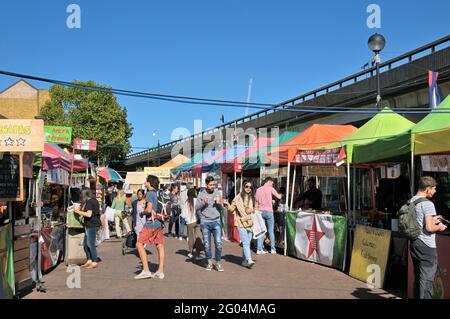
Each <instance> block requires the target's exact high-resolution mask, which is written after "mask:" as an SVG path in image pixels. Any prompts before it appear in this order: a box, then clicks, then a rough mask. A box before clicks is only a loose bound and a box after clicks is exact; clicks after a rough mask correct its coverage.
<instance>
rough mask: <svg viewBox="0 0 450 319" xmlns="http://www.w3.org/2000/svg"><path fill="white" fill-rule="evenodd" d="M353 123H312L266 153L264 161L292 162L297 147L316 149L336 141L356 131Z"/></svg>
mask: <svg viewBox="0 0 450 319" xmlns="http://www.w3.org/2000/svg"><path fill="white" fill-rule="evenodd" d="M356 130H357V128H356V127H354V126H353V125H327V124H313V125H312V126H310V127H308V128H307V129H306V130H305V131H303V132H302V133H301V134H299V135H297V136H295V137H294V138H292V139H290V140H288V141H287V142H285V143H283V144H281V145H279V146H278V150H272V151H269V152H267V153H266V161H267V160H269V161H270V162H272V163H275V162H276V163H280V164H287V163H288V162H291V163H292V162H294V160H295V154H297V151H298V150H299V149H317V148H320V147H322V146H325V145H328V144H330V143H332V142H338V141H340V140H341V139H343V138H345V137H346V136H347V135H349V134H351V133H353V132H354V131H356Z"/></svg>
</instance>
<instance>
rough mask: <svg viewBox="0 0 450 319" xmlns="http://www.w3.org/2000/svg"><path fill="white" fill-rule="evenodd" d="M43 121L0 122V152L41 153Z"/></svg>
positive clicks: (42, 146) (42, 147)
mask: <svg viewBox="0 0 450 319" xmlns="http://www.w3.org/2000/svg"><path fill="white" fill-rule="evenodd" d="M43 150H44V121H43V120H0V152H42V151H43Z"/></svg>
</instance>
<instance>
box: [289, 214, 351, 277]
mask: <svg viewBox="0 0 450 319" xmlns="http://www.w3.org/2000/svg"><path fill="white" fill-rule="evenodd" d="M286 232H287V234H286V238H287V252H288V254H289V255H290V256H294V257H296V258H299V259H303V260H307V261H311V262H314V263H318V264H322V265H326V266H329V267H333V268H338V269H341V270H344V268H345V259H346V258H345V257H346V256H345V255H346V242H347V218H346V217H344V216H338V215H332V214H329V213H326V214H325V213H320V212H319V213H314V212H303V211H300V212H288V213H286Z"/></svg>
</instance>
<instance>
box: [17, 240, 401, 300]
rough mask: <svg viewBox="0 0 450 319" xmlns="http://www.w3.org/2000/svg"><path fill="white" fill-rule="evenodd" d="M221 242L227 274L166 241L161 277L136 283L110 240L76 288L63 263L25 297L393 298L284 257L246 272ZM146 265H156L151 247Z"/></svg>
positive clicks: (130, 260)
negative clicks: (71, 285) (41, 288)
mask: <svg viewBox="0 0 450 319" xmlns="http://www.w3.org/2000/svg"><path fill="white" fill-rule="evenodd" d="M223 244H224V245H223V246H224V247H223V259H224V260H223V263H222V264H223V267H224V268H225V272H223V273H219V272H217V271H215V270H213V271H206V270H205V268H204V263H205V261H202V262H195V263H193V262H191V261H189V260H188V259H187V242H186V241H179V240H176V239H174V238H166V269H165V275H166V277H165V279H163V280H158V279H146V280H134V279H133V276H135V274H136V273H137V272H138V268H137V267H138V265H139V258H137V257H136V255H134V254H133V253H130V254H127V255H125V256H123V255H122V251H121V242H120V241H118V240H114V239H112V240H110V241H106V242H104V243H102V244H101V245H100V246H99V247H98V252H99V255H100V257H101V258H102V260H103V261H102V262H101V263H99V268H97V269H91V270H87V269H82V270H81V288H80V289H69V288H67V285H66V279H67V277H68V276H69V273H67V272H66V267H65V265H64V264H61V265H59V266H58V267H57V268H55V269H54V270H53V271H51V272H50V273H49V274H47V275H45V276H44V281H45V283H44V285H45V286H46V288H47V292H46V293H41V292H37V291H33V292H32V293H30V294H28V295H27V296H25V297H24V298H33V299H42V298H133V299H134V298H165V299H174V298H175V299H183V298H194V299H200V298H218V299H225V298H238V299H241V298H246V299H258V298H269V299H278V298H288V299H290V298H313V299H316V298H345V299H347V298H396V297H395V296H394V295H392V294H389V293H387V292H385V291H383V290H379V289H375V290H370V289H368V287H367V286H366V284H365V283H363V282H361V281H358V280H356V279H353V278H351V277H349V276H348V275H346V274H345V273H343V272H340V271H338V270H335V269H331V268H328V267H324V266H320V265H316V264H312V263H309V262H304V261H301V260H298V259H295V258H292V257H285V256H282V255H270V254H268V255H262V256H259V255H258V256H257V255H254V257H255V259H256V265H255V266H254V267H253V269H251V270H250V269H247V268H244V267H242V266H241V265H240V263H241V261H242V260H241V257H240V256H241V255H242V249H241V247H239V246H238V245H237V244H236V243H231V242H225V241H224V242H223ZM149 261H150V262H152V263H154V262H157V261H158V258H157V254H156V249H155V247H154V246H152V247H151V248H150V253H149ZM156 266H157V265H156V264H152V267H151V270H152V271H155V269H156Z"/></svg>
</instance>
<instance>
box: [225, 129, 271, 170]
mask: <svg viewBox="0 0 450 319" xmlns="http://www.w3.org/2000/svg"><path fill="white" fill-rule="evenodd" d="M272 141H273V138H268V137H260V138H257V139H255V140H254V141H253V145H251V146H250V147H249V148H248V150H246V151H245V152H243V153H242V154H240V155H239V156H237V157H236V158H234V159H232V160H231V161H227V163H224V164H222V166H221V168H222V172H224V173H233V172H235V171H236V172H240V171H241V170H242V165H243V163H244V160H245V159H246V158H247V157H250V156H252V155H253V156H254V155H255V153H256V152H259V150H261V149H262V148H263V147H266V146H267V145H269V144H270V143H272ZM256 156H257V154H256ZM230 162H231V163H230Z"/></svg>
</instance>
